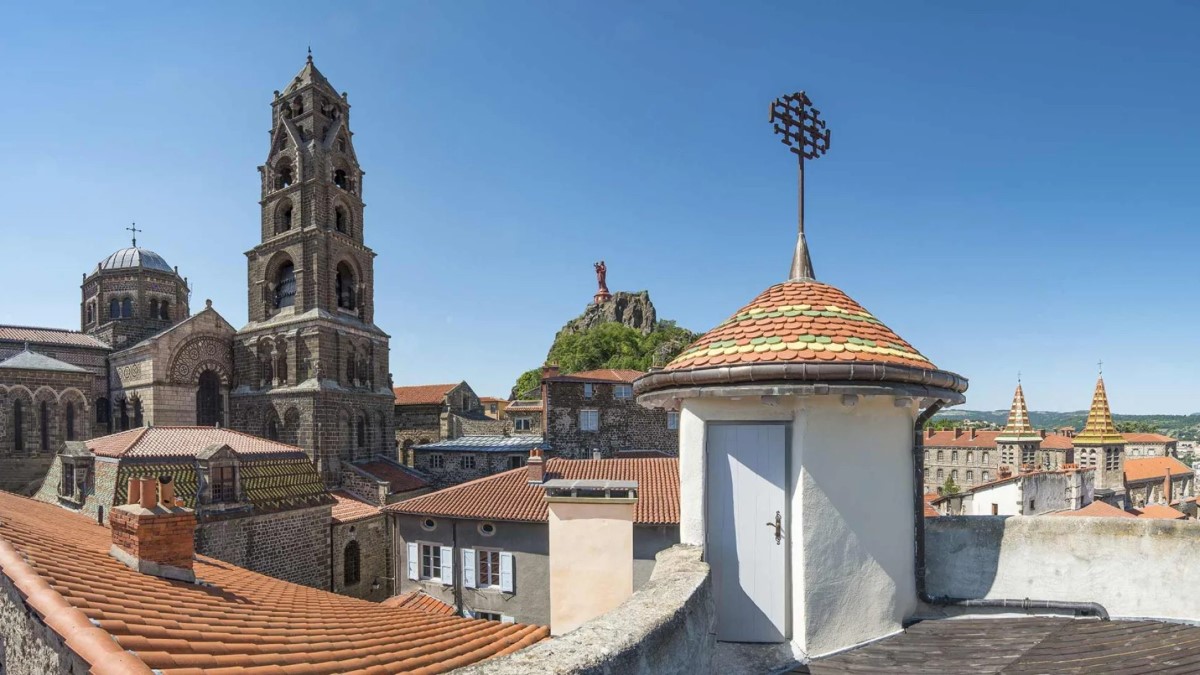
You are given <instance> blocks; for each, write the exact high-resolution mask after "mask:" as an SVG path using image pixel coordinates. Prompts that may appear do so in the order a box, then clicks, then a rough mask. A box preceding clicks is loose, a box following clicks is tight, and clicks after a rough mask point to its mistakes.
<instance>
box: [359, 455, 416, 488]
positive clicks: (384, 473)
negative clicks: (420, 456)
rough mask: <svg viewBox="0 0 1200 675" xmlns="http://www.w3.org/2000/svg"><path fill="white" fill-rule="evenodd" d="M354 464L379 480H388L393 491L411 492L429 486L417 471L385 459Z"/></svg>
mask: <svg viewBox="0 0 1200 675" xmlns="http://www.w3.org/2000/svg"><path fill="white" fill-rule="evenodd" d="M354 466H355V467H357V468H359V469H362V470H363V471H366V472H367V473H369V474H371V475H372V476H375V477H376V478H378V479H379V480H385V481H387V482H388V484H389V485H390V488H389V489H390V490H391V491H392V492H393V493H395V492H410V491H412V490H420V489H421V488H425V487H429V481H427V480H425V479H424V478H422V477H420V476H418V475H417V474H416V473H415V472H413V471H409V470H407V469H405V468H404V467H401V466H398V465H396V464H394V463H392V462H389V461H387V460H384V459H376V460H372V461H370V462H364V463H362V464H355V465H354Z"/></svg>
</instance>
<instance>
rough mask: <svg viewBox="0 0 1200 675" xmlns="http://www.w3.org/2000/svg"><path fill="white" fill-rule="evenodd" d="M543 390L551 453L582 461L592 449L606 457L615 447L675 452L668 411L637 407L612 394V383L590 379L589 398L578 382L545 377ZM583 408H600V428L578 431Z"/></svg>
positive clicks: (676, 443) (676, 432)
mask: <svg viewBox="0 0 1200 675" xmlns="http://www.w3.org/2000/svg"><path fill="white" fill-rule="evenodd" d="M544 388H545V390H546V396H545V400H546V444H547V445H548V446H549V448H550V450H551V451H552V452H553V453H554V454H555V455H558V456H560V457H572V458H577V459H582V458H587V457H591V453H592V450H593V449H599V450H600V452H601V453H602V454H603V456H605V457H613V456H614V455H615V454H616V452H617V451H618V450H661V451H663V452H666V453H669V454H671V455H676V454H678V452H679V430H678V428H676V429H668V428H667V417H668V414H669V413H668V412H667V411H666V410H661V409H650V408H645V407H642V406H640V405H638V403H637V401H636V400H634V399H633V398H627V399H618V398H616V397H615V396H614V395H613V393H614V390H615V384H614V383H610V382H596V383H593V384H592V396H591V398H586V397H585V396H584V383H583V382H574V381H547V382H546V383H545V385H544ZM582 410H598V411H599V415H600V428H599V430H597V431H581V430H580V424H579V414H580V411H582ZM514 416H515V415H514ZM676 427H678V425H676Z"/></svg>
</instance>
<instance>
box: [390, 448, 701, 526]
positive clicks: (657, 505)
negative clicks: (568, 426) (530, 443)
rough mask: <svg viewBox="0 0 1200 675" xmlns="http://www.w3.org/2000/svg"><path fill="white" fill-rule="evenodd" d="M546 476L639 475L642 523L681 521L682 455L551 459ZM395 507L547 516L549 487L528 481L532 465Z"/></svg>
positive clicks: (484, 515)
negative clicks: (668, 456) (546, 490)
mask: <svg viewBox="0 0 1200 675" xmlns="http://www.w3.org/2000/svg"><path fill="white" fill-rule="evenodd" d="M545 469H546V472H545V479H546V480H553V479H555V478H564V479H572V480H635V481H637V482H638V501H637V506H636V507H634V522H635V523H637V524H639V525H678V524H679V460H677V459H675V458H661V459H560V458H553V459H550V460H547V461H546V464H545ZM383 508H384V510H385V511H390V512H392V513H407V514H413V515H430V516H444V517H452V518H472V519H476V520H509V521H519V522H546V519H547V511H546V502H545V490H544V489H543V488H542V486H541V485H540V484H534V485H530V484H529V471H528V467H522V468H520V469H512V470H510V471H505V472H503V473H498V474H495V475H492V476H487V477H485V478H478V479H476V480H473V481H469V482H466V483H461V484H459V485H455V486H453V487H448V488H445V489H444V490H438V491H437V492H431V493H429V494H427V495H423V496H420V497H414V498H412V499H406V500H404V501H401V502H396V503H394V504H389V505H387V506H385V507H383Z"/></svg>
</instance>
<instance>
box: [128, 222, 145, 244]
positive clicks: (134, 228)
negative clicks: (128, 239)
mask: <svg viewBox="0 0 1200 675" xmlns="http://www.w3.org/2000/svg"><path fill="white" fill-rule="evenodd" d="M125 229H126V230H129V231H130V232H132V233H133V247H134V248H137V233H138V232H145V230H139V229H138V226H137V223H132V224H131V225H130V226H129V227H127V228H125Z"/></svg>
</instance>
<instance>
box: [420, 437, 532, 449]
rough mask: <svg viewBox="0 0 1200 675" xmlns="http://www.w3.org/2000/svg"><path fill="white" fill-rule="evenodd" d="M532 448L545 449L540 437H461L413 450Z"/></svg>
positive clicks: (428, 444)
mask: <svg viewBox="0 0 1200 675" xmlns="http://www.w3.org/2000/svg"><path fill="white" fill-rule="evenodd" d="M534 448H542V449H545V447H544V444H543V440H542V437H541V436H534V435H531V434H529V435H517V436H461V437H459V438H451V439H447V440H444V441H438V442H436V443H426V444H425V445H415V446H413V450H425V451H433V452H438V451H442V452H520V453H528V452H529V451H530V450H533V449H534Z"/></svg>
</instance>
